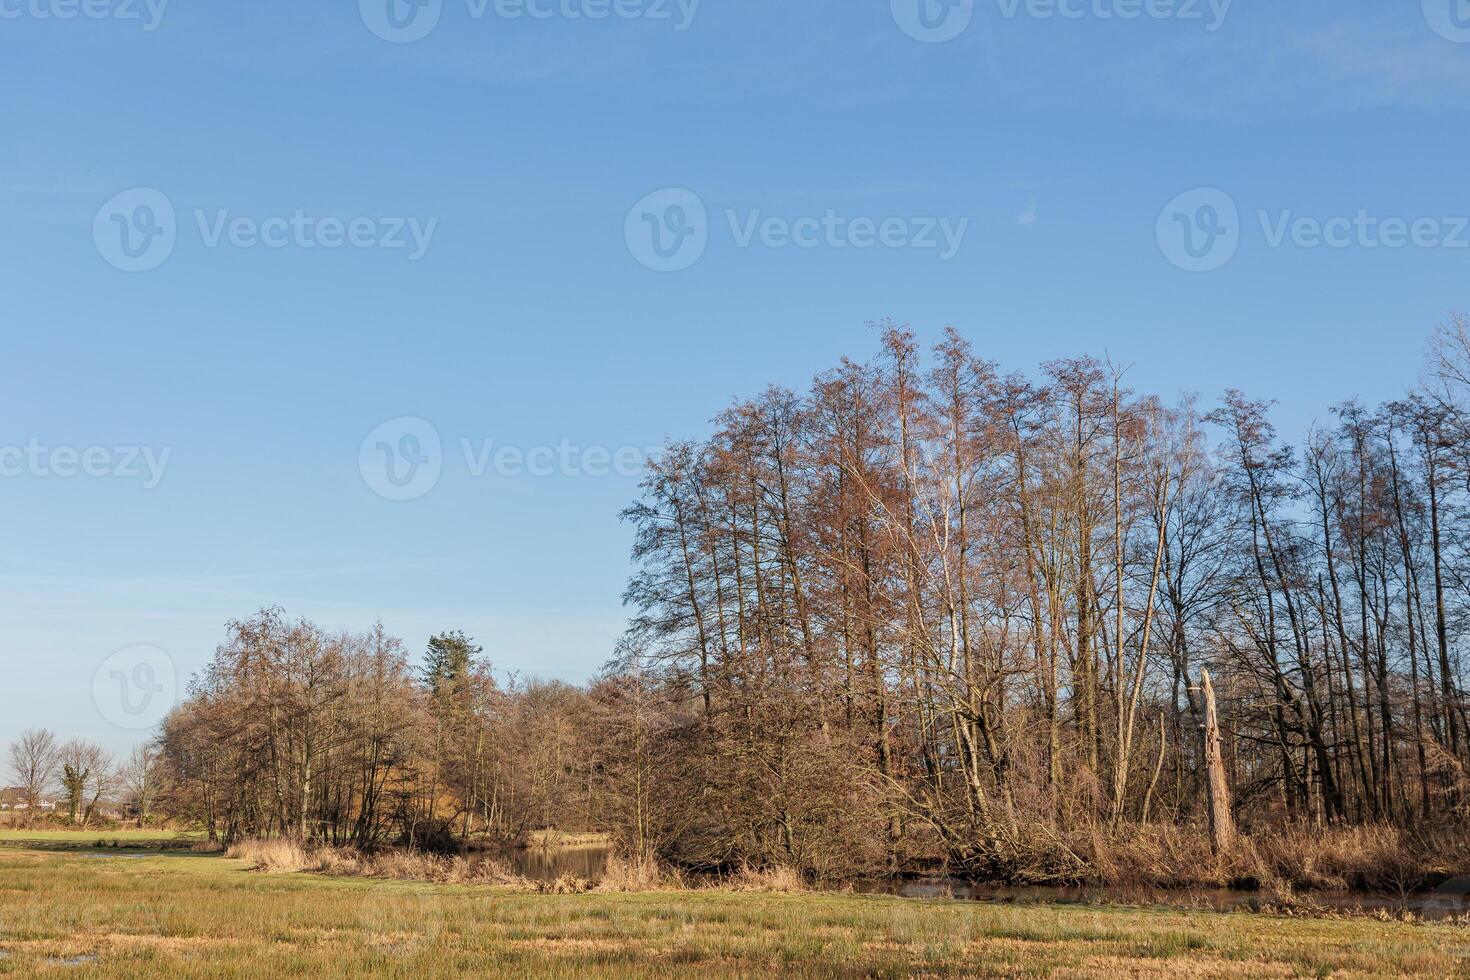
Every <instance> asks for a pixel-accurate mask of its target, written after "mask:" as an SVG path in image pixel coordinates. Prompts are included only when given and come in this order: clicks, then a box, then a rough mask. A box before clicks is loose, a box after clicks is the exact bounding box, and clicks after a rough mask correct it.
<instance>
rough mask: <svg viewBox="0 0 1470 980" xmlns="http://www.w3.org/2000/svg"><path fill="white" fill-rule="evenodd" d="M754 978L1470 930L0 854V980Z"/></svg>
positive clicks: (1342, 962) (1168, 971) (1277, 966)
mask: <svg viewBox="0 0 1470 980" xmlns="http://www.w3.org/2000/svg"><path fill="white" fill-rule="evenodd" d="M3 836H4V837H12V838H14V837H21V836H23V835H20V834H15V835H11V834H5V835H3ZM109 836H111V835H109ZM94 839H95V835H94ZM772 972H781V973H801V974H806V975H817V976H899V975H907V974H911V973H925V974H930V975H934V974H948V975H955V974H965V975H985V976H1119V975H1123V976H1158V977H1163V976H1199V977H1205V976H1224V977H1247V976H1249V977H1275V976H1329V975H1334V976H1335V975H1341V976H1400V975H1404V974H1419V975H1427V976H1463V975H1466V973H1467V972H1470V928H1467V927H1465V926H1456V925H1447V924H1408V923H1399V922H1377V921H1369V920H1361V919H1359V920H1309V919H1280V918H1271V917H1267V916H1259V915H1248V914H1229V915H1221V914H1214V913H1205V912H1198V913H1196V912H1185V911H1152V910H1149V911H1143V910H1136V909H1094V908H1078V907H1062V906H992V905H982V904H976V903H964V902H918V901H911V900H903V899H892V898H881V897H864V896H849V895H771V894H755V893H731V892H715V891H694V892H668V893H658V892H655V893H647V894H635V895H617V894H591V895H568V896H558V895H528V894H518V893H512V892H508V891H501V890H496V889H492V888H484V887H464V886H449V885H421V884H414V883H407V882H376V881H370V880H362V879H330V878H322V877H316V876H310V875H264V874H259V873H255V872H252V871H248V870H246V866H245V864H244V862H240V861H232V860H229V859H227V858H223V857H219V856H214V855H203V854H190V853H187V852H182V851H165V852H159V851H156V850H155V851H150V852H137V853H130V852H128V851H126V850H123V851H118V850H112V849H108V850H104V851H87V850H82V849H63V850H58V849H53V848H45V847H36V848H32V847H28V846H26V845H25V844H24V843H20V842H17V841H15V840H13V839H12V840H11V841H10V842H9V843H8V845H7V846H5V847H3V848H0V975H14V976H27V977H30V976H48V975H56V976H67V977H92V976H110V977H111V976H124V977H149V976H157V975H160V974H162V975H177V976H191V977H198V976H209V977H260V976H266V977H276V976H312V977H316V978H322V977H348V976H362V975H364V974H372V975H379V976H396V977H409V976H413V977H424V976H445V975H451V974H455V973H465V974H479V975H485V974H490V975H506V976H509V975H515V976H527V975H531V976H549V975H562V976H564V975H571V974H575V975H583V976H650V975H653V976H658V975H664V976H674V975H680V976H683V975H688V974H690V973H698V974H700V975H702V976H736V975H744V976H748V975H751V974H752V973H772Z"/></svg>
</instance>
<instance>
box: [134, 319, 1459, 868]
mask: <svg viewBox="0 0 1470 980" xmlns="http://www.w3.org/2000/svg"><path fill="white" fill-rule="evenodd" d="M642 491H643V492H642V498H641V500H640V501H639V502H638V503H637V504H635V505H634V506H633V507H631V508H629V510H628V511H627V512H626V514H625V517H626V518H627V520H629V521H630V522H631V524H632V526H633V527H634V529H635V532H636V544H635V548H634V555H633V557H634V560H635V564H636V573H635V575H634V576H633V579H632V581H631V582H630V585H629V588H628V591H627V595H626V600H627V601H628V603H629V604H630V606H631V607H632V608H633V610H634V611H635V618H634V620H633V622H632V624H631V626H630V629H629V631H628V633H627V635H626V637H625V639H624V642H623V644H622V646H621V648H620V650H619V652H618V657H617V659H616V660H615V661H614V663H613V664H612V665H610V667H609V668H608V670H607V672H606V673H605V674H604V676H603V677H602V678H600V679H599V680H598V681H596V682H595V683H593V684H590V685H589V686H588V687H586V688H573V687H569V686H566V685H556V684H553V685H531V686H521V685H509V686H501V685H498V684H497V683H496V682H495V681H494V680H493V679H492V675H491V672H490V669H489V665H488V664H487V663H485V662H484V661H483V659H482V658H481V656H480V653H479V650H478V649H477V648H476V647H474V645H473V644H472V643H471V641H469V640H468V639H466V638H465V637H463V636H462V635H459V634H446V635H443V636H440V637H436V638H435V639H434V641H433V642H432V643H431V644H430V649H429V651H428V654H427V655H426V657H425V661H424V665H423V666H422V667H419V668H415V667H413V666H411V665H410V663H409V659H408V657H407V655H406V653H405V651H404V649H403V647H402V644H401V643H399V641H397V640H394V639H392V638H390V637H387V636H385V635H384V634H383V632H382V630H381V628H378V629H376V630H374V631H372V632H369V633H367V634H363V635H340V636H330V635H326V634H324V633H323V632H322V631H320V630H319V629H317V628H316V627H314V626H312V625H311V624H309V623H290V622H287V621H286V620H285V619H284V618H283V617H282V616H281V614H280V613H279V612H277V611H270V610H267V611H265V612H262V613H261V614H260V615H258V616H256V617H254V618H252V619H250V620H248V621H245V622H241V623H236V624H233V625H232V627H231V632H230V637H229V640H228V642H227V643H226V644H224V645H223V646H222V647H221V648H220V650H219V652H218V654H217V656H216V658H215V661H214V663H213V664H212V666H211V667H210V669H209V670H208V671H207V672H206V673H205V674H204V675H203V676H201V677H200V678H199V679H197V681H196V684H195V687H194V689H193V692H192V694H191V697H190V698H189V699H188V701H187V703H186V704H184V705H183V706H182V707H181V708H180V709H178V710H177V711H176V712H175V713H174V714H173V715H172V716H171V717H170V718H169V720H168V722H167V723H166V726H165V731H164V733H163V736H162V742H161V744H162V749H163V754H164V757H165V759H166V761H167V763H168V767H169V771H170V772H171V774H172V787H173V789H172V801H173V804H172V805H173V806H174V807H175V808H176V809H178V810H180V811H181V812H186V813H188V814H190V815H193V816H195V817H197V818H198V819H199V820H201V821H203V822H204V823H206V824H207V825H208V826H209V827H210V828H211V830H213V831H215V832H217V833H219V834H222V835H225V836H230V837H238V836H247V835H269V834H285V835H291V836H298V837H308V838H319V839H325V840H331V841H333V842H337V843H344V842H357V843H360V844H364V845H368V846H375V845H377V844H380V843H383V842H386V841H390V840H402V841H405V842H409V843H414V844H420V845H425V844H449V843H453V842H455V841H459V840H464V839H466V838H468V837H472V836H485V835H489V836H492V837H499V838H502V839H512V838H514V837H516V836H518V835H522V834H524V833H525V832H526V831H527V830H529V829H532V828H537V827H545V826H556V827H562V828H577V829H591V828H593V827H600V828H605V829H611V830H614V831H616V832H617V833H618V834H619V835H620V836H621V837H622V838H623V839H624V840H625V842H626V843H627V844H628V845H629V846H630V847H631V848H633V849H635V850H637V851H640V852H648V853H657V854H659V855H660V856H662V857H664V858H666V859H668V860H672V861H675V862H678V863H679V864H682V865H684V866H688V867H726V866H731V865H736V864H739V863H741V862H753V863H777V862H779V863H783V864H788V865H792V866H795V867H798V868H800V869H802V870H804V871H807V872H809V873H813V874H842V873H848V872H855V871H869V870H873V869H876V868H882V867H884V866H890V865H892V864H893V863H894V862H899V861H903V860H905V859H907V858H911V857H941V858H944V859H945V860H947V861H949V862H950V863H951V865H952V866H957V867H959V868H962V869H965V870H968V871H970V872H973V873H976V874H999V875H1006V874H1012V873H1014V872H1015V870H1016V869H1017V868H1018V867H1022V866H1032V867H1034V866H1035V865H1037V863H1038V862H1040V863H1042V864H1045V863H1046V862H1047V861H1053V860H1056V861H1060V860H1063V856H1065V855H1066V854H1067V853H1069V852H1068V850H1067V846H1066V841H1067V840H1069V839H1072V838H1073V837H1074V836H1075V835H1077V834H1079V833H1091V834H1097V833H1111V834H1114V835H1120V834H1125V833H1126V832H1127V829H1128V828H1130V827H1136V826H1137V825H1141V824H1169V825H1177V826H1189V827H1193V826H1199V825H1200V824H1201V822H1202V821H1203V820H1204V806H1205V801H1204V798H1203V794H1204V787H1203V783H1202V779H1201V776H1202V774H1201V772H1200V759H1201V746H1200V742H1199V737H1198V728H1199V725H1200V723H1201V717H1200V704H1199V700H1198V696H1197V692H1196V690H1195V684H1196V683H1197V681H1198V677H1199V672H1200V670H1201V669H1202V668H1208V669H1209V670H1210V671H1211V673H1212V675H1213V676H1214V677H1215V681H1216V688H1217V691H1218V693H1219V695H1220V698H1221V709H1222V719H1221V723H1222V727H1223V729H1224V732H1225V735H1226V760H1225V761H1226V764H1227V766H1228V771H1229V772H1228V774H1229V782H1230V785H1231V787H1232V789H1233V790H1234V794H1235V808H1236V816H1237V818H1238V819H1239V820H1240V821H1241V822H1242V823H1243V824H1244V825H1245V827H1246V828H1247V830H1249V829H1250V828H1251V827H1253V826H1261V825H1265V824H1269V823H1280V822H1284V821H1298V822H1318V823H1322V824H1356V823H1375V824H1383V823H1387V824H1394V825H1397V826H1401V827H1422V826H1425V825H1442V824H1447V823H1451V822H1454V821H1458V820H1459V819H1460V818H1461V816H1462V809H1463V807H1464V805H1465V803H1466V800H1465V796H1464V790H1463V787H1464V785H1465V779H1464V775H1463V767H1464V765H1465V762H1466V760H1467V758H1470V716H1467V712H1466V704H1465V698H1464V690H1465V681H1466V679H1465V676H1464V672H1463V668H1462V663H1461V655H1460V644H1461V641H1462V638H1463V636H1464V634H1465V630H1466V626H1467V622H1470V621H1467V612H1470V583H1467V580H1466V578H1465V574H1466V571H1467V570H1470V553H1467V545H1470V542H1467V540H1466V535H1467V532H1470V511H1467V505H1470V324H1467V323H1466V322H1465V321H1463V320H1456V321H1454V322H1452V323H1451V324H1450V325H1449V326H1447V327H1446V328H1444V329H1443V330H1441V331H1440V332H1439V334H1438V335H1437V337H1436V341H1435V344H1434V347H1433V356H1432V358H1431V363H1430V365H1429V368H1428V369H1427V370H1426V372H1425V377H1424V379H1423V380H1422V383H1421V384H1420V385H1419V386H1418V388H1417V389H1416V390H1414V391H1412V392H1410V393H1407V394H1406V395H1405V397H1404V398H1403V399H1401V400H1399V401H1396V402H1394V403H1391V404H1387V405H1383V406H1380V407H1378V408H1374V409H1370V408H1367V407H1365V406H1363V405H1360V404H1358V403H1356V402H1346V403H1344V404H1342V405H1339V406H1337V407H1336V408H1335V409H1333V410H1332V416H1331V419H1330V424H1329V425H1326V426H1324V427H1322V428H1319V429H1316V430H1314V431H1313V432H1311V433H1310V434H1308V436H1307V438H1306V440H1305V442H1304V444H1303V445H1302V447H1301V448H1300V449H1292V448H1289V447H1287V446H1286V445H1284V444H1283V443H1282V441H1281V440H1280V439H1279V438H1278V436H1277V433H1276V432H1275V430H1274V429H1273V427H1272V425H1271V422H1270V420H1269V404H1268V403H1266V402H1260V401H1254V400H1252V399H1250V398H1248V397H1247V396H1246V395H1244V394H1242V393H1239V392H1234V391H1232V392H1230V393H1228V394H1226V395H1225V397H1224V398H1223V400H1222V401H1221V403H1220V404H1219V405H1218V406H1217V407H1213V408H1212V409H1211V410H1209V411H1208V412H1205V411H1202V410H1201V409H1200V408H1199V407H1198V406H1197V404H1196V402H1195V401H1194V400H1193V399H1190V398H1186V399H1183V400H1182V401H1180V402H1178V403H1177V404H1166V403H1165V402H1164V401H1163V400H1161V399H1160V398H1158V397H1155V396H1151V395H1146V394H1140V393H1138V392H1135V391H1133V390H1131V389H1130V388H1129V387H1128V386H1127V383H1126V376H1125V372H1124V371H1121V370H1118V369H1115V368H1114V367H1113V366H1111V365H1109V364H1106V363H1103V362H1099V361H1096V360H1093V359H1090V358H1080V359H1075V360H1066V361H1058V362H1054V363H1051V364H1047V365H1045V366H1044V367H1043V369H1042V372H1041V374H1040V375H1039V376H1037V377H1035V378H1027V377H1024V376H1021V375H1015V374H1004V373H1002V372H1001V370H1000V369H999V368H998V367H997V366H995V365H994V364H991V363H989V362H987V361H985V360H984V359H983V358H981V357H980V356H978V355H977V354H976V353H975V352H974V351H973V350H972V348H971V346H970V345H969V344H968V343H967V342H966V341H965V340H964V339H963V338H962V337H960V336H959V335H958V334H957V333H955V332H953V331H950V332H948V333H946V335H945V336H944V338H943V339H942V340H941V341H940V342H939V344H938V345H937V346H936V347H935V348H934V349H933V351H932V352H929V355H928V356H927V357H925V356H921V352H920V351H919V349H918V348H917V346H916V344H915V342H914V339H913V337H912V335H911V334H910V333H908V332H907V331H906V330H904V329H902V328H898V327H895V326H892V325H888V326H886V327H885V330H884V334H883V342H882V348H881V352H880V355H879V356H878V357H877V358H876V359H875V360H874V361H873V362H872V363H868V364H859V363H854V362H850V361H846V360H844V361H843V362H842V363H841V364H840V365H839V366H838V367H836V368H834V369H832V370H831V371H829V372H827V373H824V374H822V375H821V376H819V377H818V378H817V379H816V380H815V381H814V383H813V384H812V386H811V388H810V389H809V390H808V391H806V392H804V393H797V392H792V391H787V390H783V389H779V388H772V389H769V390H767V391H766V392H765V393H764V394H762V395H761V396H760V397H758V398H755V399H753V400H750V401H747V402H742V403H739V404H736V405H734V406H733V407H732V408H730V409H729V410H728V411H726V412H724V413H723V414H722V415H720V416H719V418H718V419H716V420H715V425H714V430H713V434H712V435H711V436H710V437H709V438H708V439H706V440H703V441H697V442H679V443H674V444H672V445H670V446H669V447H668V449H667V452H666V453H665V454H664V455H663V456H662V457H661V458H660V459H658V460H657V461H655V462H654V463H652V464H651V466H650V469H649V473H648V475H647V477H646V479H645V481H644V483H643V487H642ZM1074 856H1075V855H1074Z"/></svg>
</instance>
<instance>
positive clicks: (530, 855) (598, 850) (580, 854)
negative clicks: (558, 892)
mask: <svg viewBox="0 0 1470 980" xmlns="http://www.w3.org/2000/svg"><path fill="white" fill-rule="evenodd" d="M611 853H612V848H610V847H608V846H607V845H606V844H591V845H586V846H579V847H523V848H518V849H516V850H514V851H511V852H510V853H509V854H507V855H505V857H504V858H503V859H502V860H506V861H508V862H509V863H510V865H511V867H512V868H514V869H515V873H516V874H518V875H520V876H522V877H523V878H530V879H531V880H532V881H555V880H556V879H558V878H560V877H561V876H562V875H565V874H573V875H576V876H577V877H578V878H585V879H587V880H588V881H596V880H598V879H599V878H601V877H602V872H603V870H604V869H606V868H607V858H608V855H609V854H611Z"/></svg>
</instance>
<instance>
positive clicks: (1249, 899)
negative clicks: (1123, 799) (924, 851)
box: [496, 844, 1470, 919]
mask: <svg viewBox="0 0 1470 980" xmlns="http://www.w3.org/2000/svg"><path fill="white" fill-rule="evenodd" d="M611 853H612V848H611V847H609V846H608V845H606V844H590V845H583V846H576V847H528V848H520V849H517V850H514V851H510V852H508V853H507V854H505V855H501V856H499V857H498V858H496V859H498V860H502V861H508V862H509V863H510V864H511V866H512V868H513V869H514V870H515V872H516V873H517V874H519V875H522V876H524V877H526V878H530V879H531V880H533V881H555V880H556V879H557V878H560V877H561V876H562V875H565V874H572V875H576V876H577V877H578V878H585V879H587V880H589V881H596V880H597V879H599V878H601V877H602V874H603V871H604V869H606V867H607V861H608V857H609V856H610V855H611ZM854 890H855V891H858V892H861V893H863V894H869V895H896V896H898V897H900V898H915V899H925V898H928V899H934V898H953V899H960V900H964V901H975V902H993V903H1001V904H1011V905H1023V904H1035V905H1130V906H1152V907H1159V908H1186V909H1207V910H1212V911H1217V912H1233V911H1236V910H1240V909H1255V908H1259V907H1260V906H1261V905H1262V904H1266V903H1268V902H1269V899H1267V898H1266V897H1265V896H1262V895H1261V894H1259V893H1257V892H1251V891H1241V890H1237V889H1230V888H1186V889H1168V888H1150V887H1145V886H1136V887H1116V886H1115V887H1101V886H1098V887H1089V886H1075V887H1059V886H1022V885H998V884H990V883H985V882H971V881H964V880H962V879H959V878H900V879H886V880H880V881H865V882H859V883H858V884H857V885H855V886H854ZM1298 899H1299V900H1300V901H1301V902H1302V903H1304V904H1306V905H1312V906H1317V907H1320V908H1327V909H1331V910H1334V911H1338V912H1345V913H1373V912H1380V911H1381V912H1388V913H1397V912H1412V913H1414V914H1415V915H1418V916H1420V917H1421V918H1425V919H1446V918H1452V917H1455V916H1463V915H1470V877H1467V878H1456V879H1453V880H1451V881H1449V882H1446V883H1445V884H1444V885H1441V886H1440V887H1439V888H1437V889H1435V890H1434V891H1432V892H1426V893H1419V894H1412V895H1404V896H1399V895H1373V894H1368V893H1361V892H1304V893H1302V894H1300V895H1299V896H1298Z"/></svg>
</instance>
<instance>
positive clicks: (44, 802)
mask: <svg viewBox="0 0 1470 980" xmlns="http://www.w3.org/2000/svg"><path fill="white" fill-rule="evenodd" d="M30 808H31V804H30V801H29V800H28V799H26V791H25V790H24V789H22V788H21V787H19V786H9V787H6V788H5V789H0V810H29V809H30ZM36 809H37V810H55V809H56V801H55V800H49V799H47V798H46V797H44V796H43V797H41V798H40V799H39V800H37V801H36Z"/></svg>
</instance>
